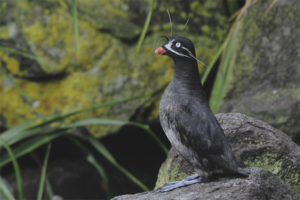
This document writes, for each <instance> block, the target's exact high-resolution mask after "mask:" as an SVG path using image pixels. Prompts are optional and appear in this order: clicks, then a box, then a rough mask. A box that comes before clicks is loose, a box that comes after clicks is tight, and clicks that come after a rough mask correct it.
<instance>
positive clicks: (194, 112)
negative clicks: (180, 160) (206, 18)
mask: <svg viewBox="0 0 300 200" xmlns="http://www.w3.org/2000/svg"><path fill="white" fill-rule="evenodd" d="M174 112H175V113H174V115H175V123H174V124H175V128H176V130H177V131H178V133H179V137H180V139H181V142H182V143H184V144H186V145H188V146H189V147H191V148H192V149H193V150H194V151H197V152H199V153H203V154H206V155H207V154H222V153H223V151H224V142H226V138H225V136H224V133H223V130H222V128H221V127H220V125H219V124H218V122H217V120H216V118H215V117H214V115H213V113H212V112H211V111H210V110H209V108H208V107H206V106H203V105H200V104H198V103H197V102H190V103H189V104H188V105H182V104H180V105H178V106H176V107H175V110H174Z"/></svg>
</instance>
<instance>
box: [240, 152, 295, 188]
mask: <svg viewBox="0 0 300 200" xmlns="http://www.w3.org/2000/svg"><path fill="white" fill-rule="evenodd" d="M282 159H283V158H281V159H278V156H277V155H276V154H272V153H269V152H267V153H265V154H262V155H260V156H257V157H255V158H249V159H248V160H246V161H244V164H245V165H246V166H249V167H261V168H264V169H267V170H269V171H271V172H272V173H274V174H276V175H278V176H279V177H280V178H281V179H282V180H283V181H284V182H285V183H287V184H289V185H290V186H291V187H292V188H293V189H294V190H295V191H296V192H298V193H300V182H299V181H300V179H299V172H297V171H296V170H295V169H292V167H290V166H288V167H287V166H285V165H286V163H287V162H283V161H282Z"/></svg>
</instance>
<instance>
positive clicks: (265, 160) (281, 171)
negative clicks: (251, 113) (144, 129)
mask: <svg viewBox="0 0 300 200" xmlns="http://www.w3.org/2000/svg"><path fill="white" fill-rule="evenodd" d="M216 117H217V119H218V121H219V123H220V125H221V126H222V128H223V129H224V132H225V135H226V137H227V139H228V140H229V142H230V145H231V147H232V150H233V152H234V154H235V157H236V160H237V162H238V163H239V165H240V166H251V167H261V168H265V169H267V170H269V171H271V172H272V173H273V174H276V175H277V176H278V177H280V178H281V179H282V180H283V181H284V182H286V183H287V184H289V185H290V186H291V187H292V188H293V189H294V190H295V191H296V192H298V193H300V147H299V146H298V145H297V144H295V143H294V142H293V141H292V140H291V139H290V138H289V137H288V136H287V135H286V134H284V133H283V132H281V131H279V130H277V129H275V128H273V127H271V126H270V125H268V124H267V123H265V122H262V121H260V120H256V119H254V118H251V117H247V116H246V115H243V114H239V113H227V114H223V113H221V114H217V115H216ZM193 173H194V172H193V169H192V167H191V165H189V164H188V163H187V162H186V161H185V160H184V159H183V158H182V157H181V156H180V155H179V154H178V152H177V151H176V150H174V149H172V150H171V151H170V152H169V154H168V158H167V160H166V161H165V162H164V164H163V165H162V167H161V169H160V172H159V175H158V180H157V182H156V188H158V187H160V186H162V185H164V184H165V183H166V182H169V181H175V180H181V179H182V178H184V177H186V176H187V175H190V174H193Z"/></svg>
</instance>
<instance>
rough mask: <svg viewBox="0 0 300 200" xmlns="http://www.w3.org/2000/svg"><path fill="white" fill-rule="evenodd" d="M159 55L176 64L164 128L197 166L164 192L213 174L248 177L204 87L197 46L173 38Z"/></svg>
mask: <svg viewBox="0 0 300 200" xmlns="http://www.w3.org/2000/svg"><path fill="white" fill-rule="evenodd" d="M155 53H157V54H159V55H167V56H169V57H171V58H172V59H173V61H174V64H175V65H174V75H173V78H172V81H171V82H170V83H169V85H168V87H167V88H166V90H165V92H164V94H163V97H162V99H161V101H160V106H159V117H160V123H161V126H162V128H163V130H164V132H165V134H166V136H167V137H168V139H169V141H170V143H171V144H172V146H173V147H174V148H175V149H176V150H177V151H178V152H179V153H180V154H181V155H182V156H183V157H184V158H185V159H186V160H187V161H188V162H189V163H190V164H191V165H192V166H193V167H194V169H195V171H196V173H197V174H196V175H192V176H189V177H187V178H185V179H183V180H182V181H176V182H170V183H167V184H165V185H164V186H163V187H161V188H160V189H159V191H161V192H166V191H169V190H173V189H176V188H178V187H182V186H186V185H190V184H194V183H198V182H206V181H208V179H209V178H210V177H212V176H213V175H216V174H218V175H221V176H222V175H231V176H232V175H233V176H241V177H247V176H248V175H247V173H246V172H243V171H242V169H239V168H238V166H237V164H236V161H235V159H234V156H233V153H232V150H231V147H230V146H229V143H228V141H227V139H226V137H225V135H224V132H223V129H222V128H221V127H220V125H219V123H218V121H217V120H216V118H215V116H214V114H213V113H212V111H211V109H210V108H209V104H208V99H207V97H206V94H205V92H204V90H203V88H202V86H201V82H200V76H199V71H198V64H197V58H196V55H195V48H194V45H193V43H192V42H191V41H190V40H189V39H187V38H185V37H181V36H174V37H173V36H172V37H169V38H168V39H167V42H166V43H165V44H164V45H162V46H161V47H158V48H157V49H156V50H155Z"/></svg>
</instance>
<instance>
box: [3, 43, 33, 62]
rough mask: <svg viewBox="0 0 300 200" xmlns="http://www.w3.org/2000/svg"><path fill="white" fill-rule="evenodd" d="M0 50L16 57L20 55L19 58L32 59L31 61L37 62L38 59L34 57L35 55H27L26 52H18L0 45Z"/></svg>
mask: <svg viewBox="0 0 300 200" xmlns="http://www.w3.org/2000/svg"><path fill="white" fill-rule="evenodd" d="M0 50H1V51H4V52H6V53H12V54H17V55H20V56H23V57H25V58H29V59H32V60H38V57H37V56H35V55H32V54H29V53H26V52H23V51H19V50H16V49H13V48H9V47H4V46H1V45H0Z"/></svg>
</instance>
